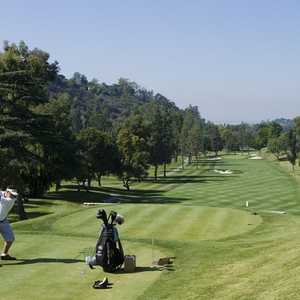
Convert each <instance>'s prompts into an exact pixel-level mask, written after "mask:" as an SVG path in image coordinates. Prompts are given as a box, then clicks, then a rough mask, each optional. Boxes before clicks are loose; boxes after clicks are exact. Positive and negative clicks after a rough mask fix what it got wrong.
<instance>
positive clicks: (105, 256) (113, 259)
mask: <svg viewBox="0 0 300 300" xmlns="http://www.w3.org/2000/svg"><path fill="white" fill-rule="evenodd" d="M97 218H98V219H102V221H103V225H102V228H101V233H100V236H99V238H98V241H97V244H96V256H95V264H96V265H100V266H101V267H102V268H103V270H104V271H105V272H115V271H116V270H118V269H119V268H120V267H121V266H122V264H123V262H124V253H123V248H122V244H121V241H120V239H119V235H118V230H117V228H116V224H115V222H116V223H117V224H122V223H123V221H124V219H123V217H122V216H120V215H118V214H117V213H116V212H113V211H112V212H111V213H110V214H109V217H108V218H107V215H106V212H105V210H103V209H102V210H99V211H98V214H97Z"/></svg>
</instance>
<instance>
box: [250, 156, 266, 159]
mask: <svg viewBox="0 0 300 300" xmlns="http://www.w3.org/2000/svg"><path fill="white" fill-rule="evenodd" d="M249 159H263V158H262V157H261V156H252V157H249Z"/></svg>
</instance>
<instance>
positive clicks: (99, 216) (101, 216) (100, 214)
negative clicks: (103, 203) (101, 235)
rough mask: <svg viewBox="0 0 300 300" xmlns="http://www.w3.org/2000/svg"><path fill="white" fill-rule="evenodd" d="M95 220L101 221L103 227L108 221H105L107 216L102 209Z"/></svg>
mask: <svg viewBox="0 0 300 300" xmlns="http://www.w3.org/2000/svg"><path fill="white" fill-rule="evenodd" d="M96 217H97V219H101V220H102V221H103V223H104V224H105V225H107V223H108V220H107V214H106V211H105V210H104V209H99V210H98V212H97V216H96Z"/></svg>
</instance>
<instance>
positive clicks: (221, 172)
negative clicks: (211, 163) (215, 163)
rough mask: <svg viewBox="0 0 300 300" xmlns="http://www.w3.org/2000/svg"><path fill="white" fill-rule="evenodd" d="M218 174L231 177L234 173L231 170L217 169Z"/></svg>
mask: <svg viewBox="0 0 300 300" xmlns="http://www.w3.org/2000/svg"><path fill="white" fill-rule="evenodd" d="M214 171H215V172H216V173H219V174H222V175H230V174H232V173H233V171H231V170H218V169H215V170H214Z"/></svg>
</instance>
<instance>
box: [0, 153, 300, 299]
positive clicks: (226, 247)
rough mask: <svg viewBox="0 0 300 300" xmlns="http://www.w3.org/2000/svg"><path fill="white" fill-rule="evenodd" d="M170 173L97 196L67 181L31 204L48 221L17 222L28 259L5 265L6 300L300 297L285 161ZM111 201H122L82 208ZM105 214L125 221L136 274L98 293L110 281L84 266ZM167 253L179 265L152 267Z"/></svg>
mask: <svg viewBox="0 0 300 300" xmlns="http://www.w3.org/2000/svg"><path fill="white" fill-rule="evenodd" d="M216 168H219V169H223V170H224V169H230V170H232V171H233V173H232V174H230V175H222V174H217V173H216V172H214V170H215V169H216ZM169 171H170V172H169V173H168V176H167V178H159V180H158V182H154V181H153V180H152V179H151V178H149V179H147V180H146V181H144V182H142V183H135V184H133V186H132V189H133V190H132V191H130V192H126V191H124V190H123V189H122V188H121V186H120V184H119V183H118V182H117V181H116V180H115V179H111V178H104V180H103V185H104V187H103V188H96V187H95V188H94V189H93V190H92V191H91V192H89V193H87V192H84V191H82V192H77V191H76V189H75V188H73V187H72V186H71V185H65V186H64V187H63V189H62V190H61V191H60V192H58V193H55V192H49V194H48V195H47V197H46V198H45V199H39V200H38V199H37V200H30V202H29V204H28V205H27V210H28V212H29V215H30V214H31V215H35V216H39V217H36V218H32V219H29V220H26V221H22V222H16V223H14V224H13V227H14V230H15V234H16V239H17V240H16V243H15V245H14V246H13V248H12V254H13V255H15V256H17V257H18V259H19V260H18V261H14V262H3V263H2V265H3V266H2V267H1V268H0V274H1V294H0V300H19V299H20V300H21V299H22V300H27V299H28V300H29V299H31V300H34V299H39V300H44V299H72V300H73V299H74V300H77V299H122V300H123V299H124V300H127V299H128V300H129V299H130V300H134V299H149V300H150V299H151V300H154V299H264V300H266V299H267V300H268V299H300V183H299V182H297V181H296V180H295V179H294V178H293V177H292V176H290V175H289V174H288V172H287V171H286V170H285V169H284V168H282V167H281V166H280V165H279V164H278V163H277V162H273V161H267V160H249V159H248V158H247V157H246V156H242V155H232V156H223V159H222V160H218V161H208V160H201V161H200V162H199V164H198V165H197V164H195V163H193V164H192V165H189V166H186V167H185V168H184V170H181V169H176V168H175V167H174V169H173V170H171V169H170V170H169ZM106 199H110V200H113V201H112V202H116V203H104V204H101V203H99V205H97V206H89V207H85V206H83V205H82V203H83V202H103V201H104V200H106ZM246 201H248V207H246ZM98 208H105V209H107V210H111V209H113V210H116V211H118V212H119V213H121V214H122V215H124V216H125V223H124V224H123V225H122V226H121V227H120V228H119V233H120V236H121V239H122V242H123V246H124V249H125V253H126V254H135V255H136V256H137V266H138V268H137V270H136V272H135V273H130V274H129V273H128V274H124V273H122V272H120V273H118V274H107V276H108V279H109V281H110V282H112V283H113V285H112V286H111V289H107V290H94V289H92V288H91V285H92V283H93V282H94V281H95V280H101V279H103V277H104V276H106V275H105V273H103V271H102V270H101V269H100V268H97V269H95V270H90V269H89V268H88V267H87V266H86V265H85V263H84V257H85V256H86V255H91V254H92V252H93V250H94V246H95V242H96V238H97V234H98V230H99V227H100V222H99V220H97V219H96V217H95V215H96V211H97V209H98ZM281 211H285V212H286V214H281V213H277V212H281ZM152 241H153V242H154V246H153V249H152ZM163 256H175V257H176V259H174V264H173V266H171V267H169V268H166V269H158V268H151V265H152V260H153V259H154V260H157V259H158V258H159V257H163Z"/></svg>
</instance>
